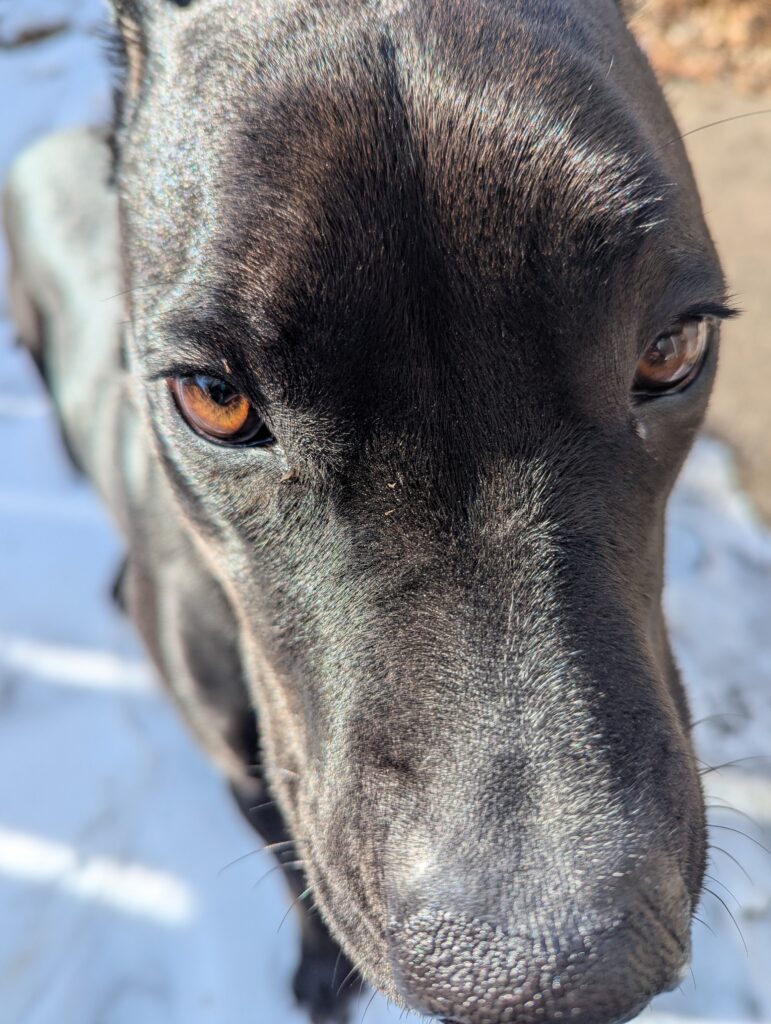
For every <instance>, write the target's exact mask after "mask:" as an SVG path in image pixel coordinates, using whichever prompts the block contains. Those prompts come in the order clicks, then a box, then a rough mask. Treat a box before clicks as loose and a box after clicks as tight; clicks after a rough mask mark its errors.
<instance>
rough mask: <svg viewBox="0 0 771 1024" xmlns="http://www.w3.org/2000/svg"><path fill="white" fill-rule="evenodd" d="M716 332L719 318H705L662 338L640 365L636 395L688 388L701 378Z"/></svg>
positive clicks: (636, 380)
mask: <svg viewBox="0 0 771 1024" xmlns="http://www.w3.org/2000/svg"><path fill="white" fill-rule="evenodd" d="M717 330H718V321H717V320H716V318H715V317H711V316H703V317H698V318H694V319H692V320H685V321H683V322H682V323H681V324H680V325H679V326H678V327H677V328H676V329H675V330H673V331H669V332H668V333H666V334H660V335H659V336H658V338H656V339H655V341H653V342H652V343H651V344H650V345H649V346H648V348H647V349H646V350H645V351H644V352H643V354H642V357H641V359H640V361H639V363H638V364H637V372H636V373H635V378H634V392H635V394H638V395H643V396H654V395H661V394H666V393H671V392H673V391H682V390H683V389H684V388H686V387H687V386H688V385H689V384H690V383H691V382H692V381H694V380H695V379H696V377H697V376H698V375H699V371H700V370H701V368H702V365H703V363H704V359H705V357H706V355H707V352H708V351H709V348H710V344H711V343H712V339H713V337H714V335H715V333H716V332H717Z"/></svg>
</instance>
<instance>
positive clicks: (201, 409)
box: [167, 374, 273, 446]
mask: <svg viewBox="0 0 771 1024" xmlns="http://www.w3.org/2000/svg"><path fill="white" fill-rule="evenodd" d="M167 383H168V386H169V390H170V391H171V393H172V396H173V398H174V402H175V404H176V406H177V409H178V411H179V413H180V414H181V416H182V418H183V419H184V420H185V422H186V423H187V424H188V426H189V427H191V428H192V429H193V430H194V431H195V432H196V433H197V434H200V435H201V436H202V437H205V438H206V439H207V440H208V441H214V442H216V443H217V444H224V445H229V446H247V445H264V444H269V443H270V442H271V441H273V436H272V435H271V433H270V431H269V430H268V428H267V426H266V425H265V423H264V421H263V420H262V419H261V418H260V416H259V415H258V413H257V411H256V410H255V408H254V406H253V405H252V403H251V402H250V401H249V399H248V398H247V397H246V396H245V395H242V394H240V393H239V392H238V391H236V390H235V388H234V387H232V386H231V385H230V384H229V383H228V382H227V381H224V380H222V379H221V378H219V377H212V376H209V375H207V374H191V375H188V376H180V377H171V378H169V379H168V381H167Z"/></svg>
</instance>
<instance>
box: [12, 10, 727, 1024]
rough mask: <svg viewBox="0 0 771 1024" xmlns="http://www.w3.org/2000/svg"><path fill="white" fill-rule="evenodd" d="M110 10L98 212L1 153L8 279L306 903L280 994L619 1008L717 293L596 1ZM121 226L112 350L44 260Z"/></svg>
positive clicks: (661, 874) (498, 1015) (664, 861)
mask: <svg viewBox="0 0 771 1024" xmlns="http://www.w3.org/2000/svg"><path fill="white" fill-rule="evenodd" d="M118 18H119V21H120V24H121V30H122V39H123V44H122V45H123V48H124V50H125V62H126V70H125V81H124V87H123V92H122V100H121V103H120V104H119V107H120V110H119V120H118V124H117V129H116V131H117V141H116V164H115V176H116V181H117V190H116V191H117V197H118V206H119V219H120V242H119V243H118V242H117V232H115V236H116V241H115V243H114V250H112V251H109V252H108V251H107V249H108V248H109V244H108V243H107V242H103V243H100V245H99V246H96V247H94V246H92V245H91V243H90V241H89V239H90V238H91V233H90V231H91V229H89V230H88V231H84V229H83V227H82V222H83V218H87V216H88V211H89V210H92V209H93V204H94V202H96V198H95V193H96V192H97V191H98V192H99V197H98V201H99V203H100V206H99V210H100V211H101V213H100V217H99V222H100V223H102V222H103V221H104V220H105V219H106V220H110V218H114V217H115V213H114V210H115V206H114V202H115V200H114V199H113V198H112V194H111V193H110V192H109V191H108V189H107V187H106V186H103V185H102V184H101V181H100V175H101V174H102V171H101V170H100V171H99V172H98V173H96V172H93V171H91V172H89V173H88V174H87V175H86V174H84V175H83V176H81V177H82V178H83V179H84V180H81V181H78V182H77V183H76V184H75V185H72V186H65V185H63V184H62V183H61V177H62V171H61V168H62V166H63V164H62V161H58V162H57V161H54V160H52V159H51V157H50V153H49V155H48V158H46V159H44V158H43V156H41V155H40V154H38V156H37V157H36V158H35V157H34V156H33V157H31V158H27V159H32V160H33V163H34V160H35V159H36V160H37V163H36V164H35V166H36V167H37V168H38V170H39V171H40V169H41V167H42V165H43V164H45V171H44V173H43V172H42V171H41V173H40V174H39V175H38V177H41V176H42V178H44V179H45V181H44V182H42V183H41V182H40V181H38V184H37V185H36V186H35V188H36V189H39V190H41V191H45V190H46V189H47V190H48V191H49V192H55V191H56V190H57V189H59V190H62V189H65V191H66V190H67V189H69V191H67V202H65V203H64V204H62V203H61V202H60V203H58V207H59V208H61V207H62V205H64V208H66V209H67V210H68V211H69V212H68V213H67V217H68V218H69V219H68V220H67V222H66V225H65V227H64V228H62V227H61V223H64V222H63V221H61V218H60V221H59V222H57V223H58V224H59V225H60V226H59V227H57V226H56V224H54V223H53V222H52V223H51V224H49V225H48V226H47V227H46V226H39V227H38V228H35V226H34V224H33V223H32V222H33V221H34V219H35V216H38V219H39V215H37V214H36V213H35V212H34V211H35V209H36V208H37V207H36V205H35V202H34V201H33V199H34V196H35V195H36V194H37V192H36V191H35V189H33V186H32V184H31V182H32V181H33V179H34V178H35V173H33V172H32V171H30V172H29V173H27V174H22V173H21V171H17V175H16V179H15V184H14V185H12V188H11V194H10V199H9V221H10V234H11V242H12V247H13V251H14V268H15V269H14V296H15V300H14V301H15V304H16V307H17V309H18V311H19V315H20V318H21V320H22V321H23V323H24V324H26V325H27V326H26V328H25V329H24V332H23V333H24V334H25V337H26V340H27V342H28V344H29V345H30V347H32V348H33V350H34V351H35V352H36V353H37V356H38V359H39V361H40V363H41V365H42V366H43V368H44V370H45V372H46V374H47V377H48V379H49V381H50V385H51V388H52V390H53V392H54V394H55V396H57V401H58V403H59V407H60V411H61V416H62V420H63V426H64V430H65V433H66V436H67V438H68V443H69V445H70V447H71V449H72V451H73V453H74V455H75V457H76V458H77V460H78V462H79V463H80V464H81V465H82V466H83V467H84V468H85V470H86V471H87V472H88V473H89V474H90V475H91V476H92V477H93V478H94V479H95V481H96V482H97V484H98V485H99V486H100V487H101V489H102V490H103V492H104V494H105V497H106V499H107V501H108V502H109V504H110V505H111V507H112V508H113V510H114V511H115V513H116V515H117V517H118V519H119V521H120V523H121V525H122V527H123V529H124V531H125V533H126V537H127V541H128V562H127V567H126V570H125V573H124V577H123V582H122V586H121V590H122V594H123V596H124V599H125V601H126V603H127V604H128V607H129V608H130V610H131V613H132V614H133V616H134V618H135V619H136V621H137V622H138V624H139V627H140V629H141V631H142V634H143V635H144V637H145V639H146V641H147V644H148V646H149V648H150V650H151V652H152V654H153V656H154V658H155V660H156V661H157V663H158V665H159V666H160V668H161V671H162V673H163V676H164V678H165V679H166V681H167V683H168V685H169V687H170V688H171V690H172V692H173V693H174V695H175V696H176V698H177V699H178V701H179V703H180V705H181V706H182V708H183V710H184V712H185V714H186V716H187V718H188V720H189V721H190V722H191V724H192V726H193V728H194V729H195V730H196V732H197V734H198V736H199V737H200V739H201V742H202V743H203V744H204V746H205V747H206V748H207V749H208V750H209V751H210V752H211V753H212V755H213V756H214V757H215V758H216V759H217V760H218V762H219V763H220V764H221V765H222V767H223V768H224V770H225V771H226V772H227V774H228V776H229V778H230V780H231V783H232V786H233V789H234V791H235V793H236V796H237V797H238V800H239V802H240V804H241V806H242V807H243V808H244V810H245V811H246V813H247V814H250V815H251V819H252V821H253V823H254V824H255V826H256V827H257V828H258V829H259V830H260V832H261V833H262V834H263V835H264V836H266V837H267V838H268V839H269V840H270V841H272V842H278V843H280V844H285V845H280V846H279V847H277V849H278V850H279V851H280V852H283V853H284V855H285V857H286V859H287V860H288V861H290V862H291V863H290V865H289V866H287V874H288V877H289V879H290V882H291V884H292V887H293V889H294V892H295V893H296V894H297V895H298V896H299V895H304V894H305V893H306V891H310V892H312V894H313V899H314V901H315V903H316V905H317V907H318V908H319V910H320V911H321V915H322V916H323V921H324V922H325V925H326V928H329V932H330V933H331V935H332V936H334V941H333V939H332V938H331V937H330V934H328V933H327V931H326V928H325V925H324V924H322V921H321V918H319V917H318V916H314V915H311V914H309V913H307V912H306V911H304V910H302V906H303V904H302V901H301V912H302V913H303V944H304V953H303V959H302V962H301V966H300V969H299V972H298V976H297V981H296V990H297V993H298V996H299V997H300V999H301V1000H302V1001H304V1002H305V1003H306V1004H307V1005H308V1007H309V1009H310V1012H311V1015H312V1017H313V1018H314V1020H323V1019H327V1018H329V1017H335V1018H336V1019H337V1018H338V1017H340V1016H342V1015H343V1013H344V1003H345V1000H346V998H347V994H348V991H349V989H350V981H349V983H348V986H347V987H346V985H345V984H344V982H345V980H346V978H347V977H348V978H350V972H351V969H352V967H351V965H353V966H354V967H355V968H356V969H357V970H358V971H359V972H361V974H362V975H363V977H364V978H365V979H367V980H368V981H369V982H371V983H372V984H373V985H375V986H377V987H378V988H380V989H382V990H383V991H384V992H385V993H387V994H388V995H389V996H390V997H391V998H392V999H394V1000H396V1001H397V1002H400V1003H402V1004H403V1005H405V1006H408V1007H412V1008H415V1009H417V1010H419V1011H422V1012H424V1013H427V1014H431V1015H435V1016H439V1017H441V1018H443V1019H445V1020H449V1021H452V1022H456V1024H501V1022H504V1021H516V1022H520V1024H530V1022H533V1024H535V1022H543V1024H547V1022H552V1021H560V1020H564V1021H572V1022H574V1024H608V1022H611V1021H620V1020H624V1019H628V1018H629V1017H631V1016H633V1015H634V1014H636V1013H637V1012H638V1011H639V1010H640V1009H641V1008H642V1007H643V1006H644V1005H645V1004H646V1003H647V1002H648V1001H649V1000H650V999H651V997H652V996H654V995H655V994H656V993H658V992H660V991H661V990H663V989H666V988H668V987H670V986H672V985H673V984H675V983H677V981H678V980H679V979H680V977H681V974H682V971H683V969H684V967H685V965H686V964H687V962H688V959H689V925H690V920H691V916H692V914H693V912H694V909H695V907H696V904H697V902H698V899H699V893H700V888H701V884H702V876H703V871H704V860H705V846H706V843H705V828H704V811H703V802H702V795H701V790H700V786H699V778H698V773H697V770H696V766H695V764H694V758H693V751H692V747H691V741H690V736H689V719H688V711H687V707H686V702H685V697H684V694H683V690H682V687H681V684H680V681H679V678H678V674H677V670H676V667H675V665H674V662H673V658H672V654H671V651H670V647H669V643H668V639H667V633H666V627H665V624H664V621H663V617H662V612H661V587H662V545H663V531H664V510H665V506H666V501H667V497H668V494H669V492H670V489H671V487H672V484H673V482H674V480H675V477H676V475H677V472H678V470H679V468H680V466H681V464H682V462H683V459H684V458H685V455H686V453H687V451H688V448H689V446H690V444H691V442H692V440H693V437H694V434H695V432H696V430H697V428H698V426H699V424H700V422H701V419H702V416H703V414H704V409H705V406H706V403H707V398H708V395H709V391H710V387H711V385H712V380H713V377H714V372H715V365H716V361H717V349H718V334H719V330H718V323H719V320H720V319H721V318H723V317H725V316H728V315H730V313H731V311H730V310H729V309H727V308H726V306H725V291H724V282H723V278H722V274H721V271H720V267H719V264H718V260H717V258H716V255H715V252H714V249H713V246H712V243H711V241H710V238H709V234H708V232H707V229H706V227H705V225H704V221H703V218H702V213H701V209H700V205H699V200H698V197H697V194H696V190H695V187H694V182H693V179H692V176H691V172H690V170H689V167H688V164H687V160H686V157H685V154H684V151H683V147H682V145H681V143H680V142H679V140H678V135H677V130H676V128H675V125H674V123H673V121H672V119H671V117H670V115H669V113H668V111H667V109H666V106H665V103H664V100H663V98H662V95H661V92H660V90H659V88H658V86H657V85H656V82H655V80H654V78H653V76H652V74H651V72H650V70H649V68H648V66H647V64H646V62H645V60H644V58H643V57H642V55H641V54H640V52H639V50H638V49H637V47H636V45H635V44H634V42H633V40H632V38H631V36H630V34H629V32H628V31H627V29H626V27H625V25H624V22H623V19H622V15H621V13H620V11H619V10H618V8H617V5H616V4H615V3H614V2H613V0H414V2H410V0H405V2H404V3H401V2H398V3H397V2H393V3H392V2H389V0H383V2H376V0H373V2H365V0H341V2H335V0H330V2H326V0H285V2H284V0H265V2H260V0H230V2H226V0H197V2H192V3H189V4H184V5H183V4H181V3H172V2H171V0H125V2H121V3H119V4H118ZM47 145H49V146H50V145H54V146H62V145H64V143H62V142H61V141H60V142H58V143H49V144H47ZM67 145H69V146H71V147H74V150H76V151H79V152H81V157H80V158H78V159H82V160H83V161H84V162H85V161H90V164H91V165H92V166H97V165H99V161H100V160H102V159H103V158H102V156H101V154H103V153H104V151H105V150H104V147H103V144H102V143H101V142H97V141H94V140H93V139H88V138H86V137H85V136H81V137H79V139H76V140H74V141H73V140H72V139H70V140H69V142H68V143H67ZM79 147H80V149H79ZM73 159H74V162H75V164H77V159H75V158H73ZM53 164H56V166H55V167H52V165H53ZM76 177H78V175H77V173H74V174H73V179H74V178H76ZM79 224H80V228H79V227H78V225H79ZM114 224H115V220H114V219H113V220H110V227H109V230H107V234H108V235H109V233H110V231H114V230H115V229H114ZM93 230H94V231H96V230H97V229H96V228H93ZM57 231H58V232H59V237H60V238H61V242H60V243H55V242H53V241H52V240H51V239H52V236H53V235H55V234H56V232H57ZM41 235H42V237H43V239H44V241H43V242H39V243H38V242H35V238H36V237H37V238H40V237H41ZM118 245H119V246H120V252H121V253H122V259H123V263H124V272H125V282H126V283H125V288H126V289H127V297H128V305H129V313H130V322H131V329H130V331H128V336H127V339H126V350H125V363H126V365H127V367H128V368H127V369H124V368H123V366H122V363H121V358H120V352H119V346H118V344H117V340H116V339H117V336H118V330H117V327H113V329H112V330H111V332H110V331H108V332H104V331H102V332H101V337H100V339H99V343H98V344H97V342H96V338H95V334H96V332H95V331H94V329H93V323H92V324H91V326H90V327H88V325H84V327H83V330H81V331H75V330H73V329H71V327H68V328H67V329H64V328H63V327H62V324H63V323H64V322H65V321H66V323H67V324H70V325H71V324H72V323H73V322H74V321H73V317H70V315H69V313H67V315H66V316H65V312H66V310H65V311H64V312H63V310H64V307H65V306H67V303H68V302H69V301H70V300H69V299H68V298H67V296H68V295H69V294H70V293H69V292H67V289H66V288H60V289H59V290H58V291H57V290H56V289H54V290H53V291H52V290H51V289H45V288H43V287H42V286H41V285H40V282H41V280H43V279H44V278H45V279H48V277H51V276H53V277H55V276H56V273H57V271H56V268H55V267H49V266H48V264H52V263H55V262H56V260H55V259H54V257H53V256H50V255H49V254H50V253H51V252H53V251H55V250H56V249H59V250H61V251H62V253H63V254H64V253H65V252H68V253H69V256H68V257H67V259H65V257H64V255H62V258H61V261H60V263H61V265H63V263H64V262H67V260H69V265H70V266H71V265H72V264H73V261H74V262H75V263H77V265H78V266H79V267H80V266H81V264H82V266H83V267H86V266H88V265H89V259H90V260H91V265H92V266H96V265H104V264H105V262H106V263H107V264H109V265H111V261H114V258H115V252H116V251H117V248H118ZM73 253H74V254H75V255H73ZM79 253H85V255H84V256H83V258H82V260H81V262H78V260H80V256H79V255H78V254H79ZM89 253H92V255H91V256H90V257H89V255H88V254H89ZM46 261H48V263H46ZM44 265H45V266H44ZM80 280H81V281H82V283H83V287H84V288H86V287H87V285H88V284H89V282H88V273H87V272H85V271H83V272H82V273H80ZM116 290H120V285H118V286H117V287H116ZM52 295H53V296H54V297H53V298H52V297H51V296H52ZM63 296H64V297H63ZM70 305H71V306H73V307H74V306H75V305H77V306H78V308H79V309H82V306H83V304H82V303H74V302H71V303H70ZM68 309H69V307H68ZM68 317H69V319H68ZM75 319H76V318H75ZM105 333H111V335H112V337H105V336H104V335H105ZM84 339H85V340H84ZM89 339H90V340H89ZM84 368H85V369H84ZM84 376H87V377H88V380H87V381H85V380H84ZM258 746H259V748H260V750H261V757H260V760H259V766H258V759H257V750H258ZM266 787H269V790H270V793H269V792H268V789H267V788H266ZM272 799H275V801H276V803H275V804H273V803H271V800H272ZM289 840H292V843H290V842H289ZM285 841H286V842H285ZM336 942H337V943H340V947H341V948H342V949H343V950H344V951H345V955H344V956H343V955H342V954H341V959H340V962H339V963H337V964H336V960H337V959H338V947H337V945H336ZM346 957H348V958H350V963H349V962H348V961H347V959H346Z"/></svg>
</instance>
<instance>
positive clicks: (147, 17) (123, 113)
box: [112, 0, 191, 123]
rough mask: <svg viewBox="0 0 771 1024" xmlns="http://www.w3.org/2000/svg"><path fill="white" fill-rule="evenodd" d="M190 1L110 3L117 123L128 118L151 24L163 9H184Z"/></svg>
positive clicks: (141, 73) (124, 0)
mask: <svg viewBox="0 0 771 1024" xmlns="http://www.w3.org/2000/svg"><path fill="white" fill-rule="evenodd" d="M190 3H191V0H112V6H113V10H114V12H115V24H116V27H117V30H118V32H117V36H116V39H115V46H114V50H115V55H116V63H117V64H118V66H119V69H120V75H121V82H120V86H119V91H118V96H117V103H116V106H117V115H118V116H117V118H116V120H117V121H118V122H119V123H120V122H123V121H124V120H125V119H126V118H127V117H129V116H130V112H131V109H132V108H133V106H134V103H135V102H136V99H137V97H138V95H139V91H140V88H141V85H142V79H143V76H144V70H145V63H146V60H147V53H148V40H149V39H150V35H151V28H152V24H153V22H154V21H155V19H156V18H157V16H158V14H159V13H160V12H161V11H162V9H163V8H167V7H188V6H190Z"/></svg>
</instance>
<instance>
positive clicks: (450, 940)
mask: <svg viewBox="0 0 771 1024" xmlns="http://www.w3.org/2000/svg"><path fill="white" fill-rule="evenodd" d="M482 874H483V875H484V868H483V867H482ZM569 874H570V869H569V868H568V867H567V866H566V867H565V876H564V877H563V878H562V879H560V878H559V876H558V875H554V876H553V879H552V885H551V887H550V890H549V889H541V890H540V891H539V893H538V894H537V896H536V895H534V893H533V892H529V891H528V888H527V884H526V883H525V882H523V883H521V884H518V883H517V881H516V879H514V880H513V881H512V883H511V884H510V885H507V886H505V893H506V905H503V904H502V903H499V904H498V905H497V906H494V905H492V904H491V903H490V902H489V901H488V902H487V903H486V904H483V903H482V902H481V900H480V899H479V898H478V897H474V896H473V892H474V889H475V885H474V876H478V875H479V870H477V871H473V872H469V871H468V870H467V871H466V872H465V873H463V874H459V875H456V874H450V875H447V874H446V873H445V878H444V883H442V881H441V879H439V878H438V877H435V878H432V877H430V875H428V876H427V874H426V871H425V866H424V865H421V866H419V869H418V871H417V872H416V874H415V876H414V877H413V878H412V879H404V880H403V884H401V885H400V886H399V889H398V892H396V893H395V894H394V901H393V904H392V908H393V913H392V916H391V928H390V946H391V959H392V964H393V969H394V976H395V978H396V982H397V985H398V987H399V990H400V992H401V995H402V997H403V999H404V1000H405V1002H406V1003H407V1004H408V1005H409V1006H410V1007H411V1008H413V1009H415V1010H417V1011H419V1012H421V1013H424V1014H427V1015H430V1016H434V1017H439V1018H441V1019H442V1020H443V1021H447V1022H452V1024H503V1022H506V1021H516V1022H517V1024H531V1022H532V1024H536V1022H538V1024H549V1022H551V1021H555V1022H556V1021H571V1022H573V1024H619V1022H621V1021H625V1020H629V1019H631V1017H633V1016H635V1015H636V1014H637V1013H639V1012H640V1011H641V1010H642V1009H643V1008H644V1006H645V1005H646V1004H647V1003H648V1002H649V1001H650V999H651V998H652V997H653V996H654V995H656V994H657V993H659V992H661V991H663V990H665V989H668V988H671V987H673V986H674V985H675V984H676V983H677V981H678V980H679V979H680V977H681V974H682V970H683V967H684V965H685V964H686V963H687V962H688V959H689V952H690V951H689V938H688V922H689V914H690V901H689V899H688V896H687V893H686V889H685V886H684V884H683V882H682V880H681V878H680V875H679V873H678V872H677V870H676V868H675V867H674V865H672V864H671V863H670V862H669V860H668V859H667V858H665V857H663V856H662V857H656V856H653V857H652V858H647V859H646V861H645V862H644V863H643V862H641V863H640V864H639V865H637V866H632V867H627V869H625V870H619V871H614V872H611V873H609V876H608V878H607V879H606V882H605V884H604V885H601V886H592V887H590V890H589V891H587V892H586V893H584V894H583V895H582V894H581V892H580V891H576V889H575V887H572V888H573V894H572V895H568V894H567V891H566V886H565V881H564V878H565V877H567V875H569ZM491 888H495V887H494V886H493V887H491ZM483 890H484V886H483V885H482V884H481V883H480V885H479V886H477V887H476V891H477V892H479V893H481V892H482V891H483ZM498 890H499V895H500V892H501V889H500V887H498ZM579 890H580V887H579ZM469 892H471V893H472V897H471V899H468V898H465V897H466V896H467V895H468V893H469Z"/></svg>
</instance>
